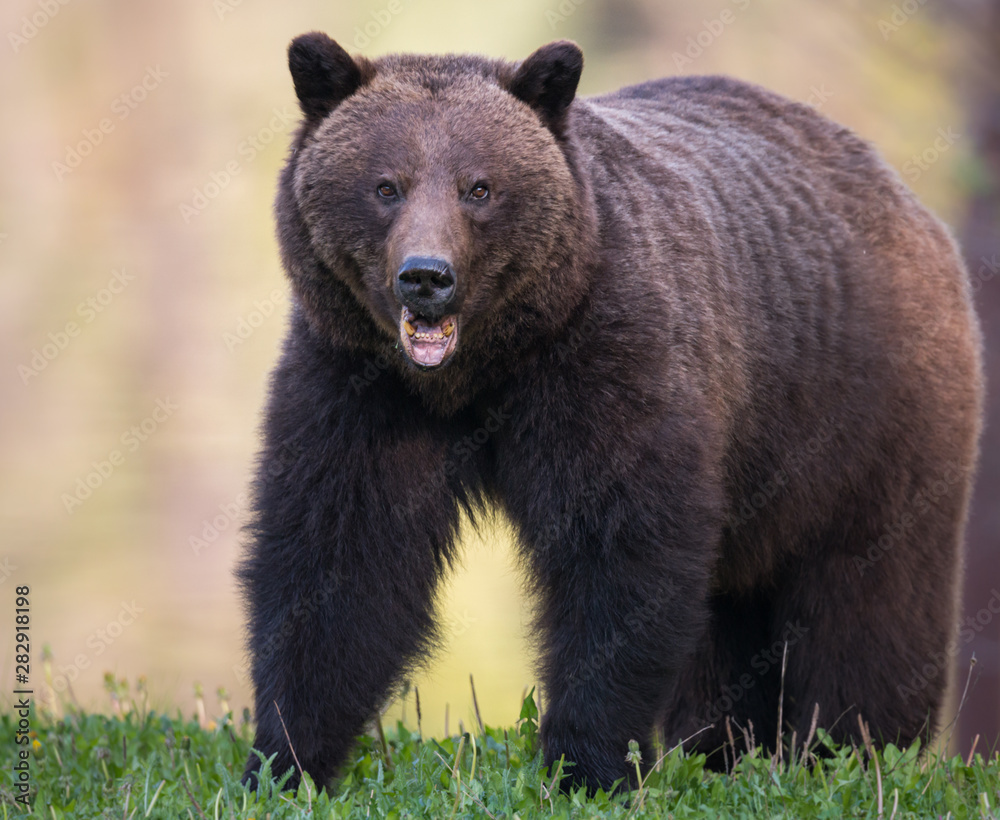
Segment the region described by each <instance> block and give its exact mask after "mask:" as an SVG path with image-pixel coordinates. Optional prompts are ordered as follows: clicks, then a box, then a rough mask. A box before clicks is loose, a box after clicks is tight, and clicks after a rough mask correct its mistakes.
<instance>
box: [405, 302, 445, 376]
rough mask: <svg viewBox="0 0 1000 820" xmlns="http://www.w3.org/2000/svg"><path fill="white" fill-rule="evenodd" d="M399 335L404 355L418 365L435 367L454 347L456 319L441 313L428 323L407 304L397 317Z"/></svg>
mask: <svg viewBox="0 0 1000 820" xmlns="http://www.w3.org/2000/svg"><path fill="white" fill-rule="evenodd" d="M399 338H400V339H401V340H402V342H403V350H404V351H405V352H406V355H407V356H409V357H410V359H411V360H412V361H413V362H414V364H417V365H419V366H420V367H437V366H438V365H440V364H443V363H444V361H445V359H447V358H448V357H449V356H450V355H451V354H452V353H453V352H454V351H455V343H456V341H457V340H458V319H457V317H455V316H444V317H442V318H441V321H440V322H438V323H437V324H431V323H430V322H429V321H427V320H426V319H424V318H423V317H422V316H417V315H416V314H414V313H413V311H411V310H410V309H409V308H405V307H404V308H403V313H402V315H401V316H400V319H399Z"/></svg>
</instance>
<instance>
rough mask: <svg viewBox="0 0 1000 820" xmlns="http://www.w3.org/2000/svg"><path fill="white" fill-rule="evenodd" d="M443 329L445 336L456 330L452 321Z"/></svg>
mask: <svg viewBox="0 0 1000 820" xmlns="http://www.w3.org/2000/svg"><path fill="white" fill-rule="evenodd" d="M441 330H442V332H443V333H444V335H445V336H451V334H452V333H454V332H455V325H454V324H453V323H452V322H448V324H446V325H445V326H444V327H443V328H441Z"/></svg>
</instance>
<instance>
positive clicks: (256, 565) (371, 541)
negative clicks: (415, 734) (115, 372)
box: [239, 323, 458, 786]
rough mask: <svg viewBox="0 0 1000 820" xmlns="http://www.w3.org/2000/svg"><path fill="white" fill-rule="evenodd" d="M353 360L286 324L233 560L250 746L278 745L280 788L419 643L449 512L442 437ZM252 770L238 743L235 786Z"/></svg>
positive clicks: (339, 748)
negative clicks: (239, 554) (245, 534)
mask: <svg viewBox="0 0 1000 820" xmlns="http://www.w3.org/2000/svg"><path fill="white" fill-rule="evenodd" d="M296 333H298V335H297V336H296ZM362 368H363V363H362V365H361V366H358V365H357V364H356V363H355V362H352V361H350V360H348V359H347V358H346V357H341V356H338V355H336V354H334V353H333V352H331V351H329V350H324V349H322V348H321V346H320V345H319V344H318V343H314V342H311V341H310V337H309V336H308V332H307V331H303V329H302V327H301V323H300V324H299V326H297V327H295V328H293V335H292V339H291V340H290V341H289V343H288V344H287V345H286V350H285V354H284V357H283V359H282V362H281V364H280V365H279V367H278V369H277V371H276V372H275V375H274V380H273V383H272V390H271V401H270V405H269V408H268V411H267V418H266V423H265V443H264V448H263V452H262V454H261V458H260V462H259V467H258V472H257V476H256V481H255V485H254V489H255V497H254V519H253V522H252V524H251V527H250V532H251V535H252V542H251V543H250V545H249V547H248V550H247V554H246V556H245V558H244V560H243V562H242V564H241V566H240V569H239V578H240V581H241V584H242V587H243V592H244V594H245V598H246V605H247V609H248V614H249V636H248V647H249V654H250V663H251V674H252V678H253V683H254V687H255V690H256V712H255V716H256V721H257V735H256V739H255V741H254V749H257V750H259V751H260V752H262V753H263V754H264V756H265V757H269V756H270V755H272V754H275V753H277V758H276V760H275V762H274V765H273V772H274V774H275V775H280V774H282V773H284V772H286V771H287V770H288V769H289V768H292V767H296V772H295V774H294V775H293V777H292V780H291V785H292V786H294V785H295V784H297V783H298V781H299V772H298V770H297V765H296V759H297V761H298V763H299V764H301V766H302V768H303V769H304V770H305V771H308V772H309V773H310V775H311V776H312V778H313V779H314V780H315V781H316V783H317V784H318V785H320V786H322V785H323V784H325V783H326V782H327V781H328V780H329V779H330V778H331V777H332V776H333V775H334V774H335V773H336V771H337V768H338V767H339V766H340V765H341V764H342V763H343V762H344V760H345V758H346V756H347V754H348V752H349V751H350V748H351V746H352V744H353V742H354V740H355V738H356V737H357V736H358V735H359V734H360V733H361V732H362V731H363V730H364V727H365V724H366V723H367V722H368V721H369V720H370V719H371V718H372V717H373V716H374V715H375V713H376V711H377V710H378V709H379V708H380V706H381V705H382V704H383V703H384V702H385V701H386V700H387V698H389V697H390V696H391V695H392V693H393V690H394V688H395V687H396V686H397V685H398V684H399V683H400V681H401V677H402V676H403V675H404V674H405V673H406V672H407V671H408V670H409V668H410V667H411V666H412V664H413V663H414V662H416V661H418V660H419V659H420V658H421V656H422V654H424V653H425V652H426V650H427V649H428V648H429V645H430V643H431V641H432V640H433V634H434V629H433V618H432V616H433V613H432V607H433V596H434V590H435V584H436V581H437V579H438V577H439V576H440V574H441V572H442V569H443V567H444V565H445V564H446V563H447V560H448V557H449V555H450V551H451V549H452V542H453V537H454V532H455V529H456V527H457V524H458V512H457V508H456V506H457V505H456V501H455V495H454V492H453V490H452V487H451V486H450V485H451V483H452V482H454V481H455V480H456V479H454V478H453V477H452V476H450V475H447V474H446V473H445V471H444V467H445V465H446V459H445V456H446V447H447V444H446V441H445V439H444V438H443V436H442V435H439V434H438V433H436V432H435V431H434V430H433V429H431V428H432V426H433V425H432V423H431V422H428V421H426V419H424V418H423V414H422V410H421V408H420V406H419V404H418V402H417V401H416V400H415V399H414V398H413V397H412V396H411V395H409V394H408V393H407V391H406V390H405V389H403V388H402V387H401V385H399V383H398V381H397V379H396V377H395V376H394V374H393V373H392V372H391V371H388V370H385V371H377V370H376V371H373V373H372V374H369V375H363V373H364V371H363V369H362ZM359 374H362V375H360V376H359ZM279 709H280V715H279ZM286 733H287V734H286ZM293 750H294V754H293ZM259 768H260V761H259V759H258V757H257V755H256V754H254V753H251V755H250V758H249V761H248V763H247V767H246V773H245V775H244V782H247V783H249V784H250V785H251V786H256V776H255V774H256V772H257V770H258V769H259Z"/></svg>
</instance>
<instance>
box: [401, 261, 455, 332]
mask: <svg viewBox="0 0 1000 820" xmlns="http://www.w3.org/2000/svg"><path fill="white" fill-rule="evenodd" d="M396 288H397V294H398V296H399V299H400V301H401V302H402V303H403V304H404V305H406V307H408V308H409V309H410V310H412V311H413V312H414V313H416V314H417V315H418V316H422V317H424V318H425V319H429V320H431V321H437V320H438V319H440V318H441V317H442V316H444V315H445V314H446V313H447V312H448V311H447V309H448V306H449V304H450V303H451V300H452V298H453V297H454V296H455V272H454V271H453V270H452V269H451V265H449V264H448V263H447V262H446V261H445V260H444V259H438V258H435V257H433V256H411V257H409V258H407V259H406V260H405V261H404V262H403V264H402V265H401V266H400V268H399V273H398V274H397V275H396Z"/></svg>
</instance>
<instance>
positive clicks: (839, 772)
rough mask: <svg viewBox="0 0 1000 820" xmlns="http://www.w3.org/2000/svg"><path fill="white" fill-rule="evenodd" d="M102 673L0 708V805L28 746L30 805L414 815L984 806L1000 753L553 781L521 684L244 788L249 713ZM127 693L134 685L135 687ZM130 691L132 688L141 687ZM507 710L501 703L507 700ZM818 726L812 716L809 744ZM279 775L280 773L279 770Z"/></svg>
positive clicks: (673, 768)
mask: <svg viewBox="0 0 1000 820" xmlns="http://www.w3.org/2000/svg"><path fill="white" fill-rule="evenodd" d="M117 687H118V688H117V690H116V688H115V685H113V686H112V706H113V709H114V710H115V711H117V712H118V714H117V715H113V716H108V715H103V714H87V713H85V712H83V711H81V710H79V709H76V708H70V707H62V709H61V711H62V710H64V713H63V714H62V716H60V717H56V716H54V715H46V714H32V717H31V723H32V725H31V729H32V732H33V734H32V735H31V736H30V737H31V743H30V746H28V747H26V746H23V745H20V746H19V745H15V733H16V730H17V720H18V718H17V716H16V715H13V714H11V713H10V712H6V713H4V714H2V715H0V738H2V744H3V760H4V766H3V774H2V776H0V808H2V816H3V817H4V818H7V817H17V816H23V815H25V814H27V813H28V812H27V809H26V808H25V807H24V806H23V804H21V803H18V802H16V801H15V799H14V798H15V796H16V793H15V792H14V791H13V790H12V782H13V781H12V773H13V763H14V762H15V761H16V760H17V753H18V751H20V750H22V749H26V748H28V749H30V751H29V752H28V754H29V758H30V773H31V785H32V793H31V806H32V812H33V816H35V817H39V818H49V819H50V820H62V818H77V817H80V818H96V817H100V818H104V817H107V818H144V817H153V818H165V817H172V818H177V817H180V818H213V820H214V819H215V818H243V819H245V818H255V820H265V819H266V818H272V820H277V818H300V817H301V818H304V817H315V818H327V817H337V818H339V817H352V818H353V817H357V818H368V817H387V818H405V817H429V818H444V819H445V820H447V818H466V817H477V818H479V817H494V818H501V817H502V818H508V819H511V818H521V820H528V818H535V817H558V818H577V817H579V818H586V817H616V818H633V817H635V818H641V817H675V818H687V817H711V818H715V817H733V818H743V817H746V818H751V817H753V818H757V817H787V818H833V817H878V816H879V814H880V805H881V816H883V817H885V818H890V817H894V818H910V817H921V818H923V817H951V818H995V817H997V816H998V811H997V807H998V805H1000V758H998V757H997V756H996V755H994V756H993V757H992V758H991V759H989V760H988V761H984V760H983V757H982V756H981V755H978V754H977V755H976V756H975V757H974V758H973V759H972V760H970V761H968V762H966V761H964V760H962V759H961V758H959V757H953V758H944V757H942V756H940V755H933V754H931V755H925V756H920V755H919V754H918V749H916V748H912V749H909V750H906V751H901V750H899V749H896V748H894V747H891V746H890V747H889V748H887V749H886V750H885V751H884V752H881V753H877V754H875V755H874V756H872V755H870V754H869V753H868V752H866V751H865V750H864V749H855V748H853V747H849V748H840V749H834V750H832V751H831V755H832V756H830V757H828V758H825V759H821V760H819V761H817V760H816V758H815V757H813V756H812V755H809V754H807V755H806V758H807V759H806V760H805V761H803V760H802V759H801V757H799V758H795V759H791V760H789V759H787V758H786V759H785V760H783V761H779V760H777V759H772V758H771V757H769V756H766V755H761V754H758V753H753V754H750V755H747V756H745V757H744V758H743V759H742V760H740V761H739V762H738V763H737V765H736V767H735V770H734V771H733V772H732V773H731V774H729V775H725V774H715V773H711V772H706V771H705V769H704V758H703V757H702V756H700V755H696V756H685V755H683V754H681V753H680V752H679V751H677V750H674V751H671V752H668V753H666V754H665V756H664V757H663V758H662V760H661V761H660V762H659V764H658V765H657V766H656V767H655V768H654V770H652V771H651V772H649V774H648V775H647V776H646V779H645V781H644V782H643V786H642V788H641V790H640V791H638V792H636V793H633V794H632V795H631V796H630V797H626V796H614V797H609V796H608V795H605V794H603V793H598V794H597V795H596V796H594V797H590V798H588V797H587V796H586V794H585V793H584V792H583V791H580V790H578V791H574V792H571V793H570V794H563V793H561V792H560V791H559V789H558V788H557V784H558V781H559V777H560V775H561V774H565V772H566V771H567V770H568V768H569V765H568V764H567V765H565V766H562V767H561V769H560V767H556V769H557V771H555V772H548V771H547V770H545V769H543V768H542V766H541V761H540V757H539V755H538V751H537V743H538V738H537V734H536V732H537V710H536V709H535V706H534V702H533V701H532V700H531V697H530V696H529V697H528V698H527V699H526V700H525V705H524V708H523V709H522V712H521V716H520V719H519V720H518V721H517V722H516V724H515V725H514V726H512V727H510V728H508V729H496V728H490V727H487V728H485V730H480V731H477V732H475V733H466V734H463V735H461V736H455V737H448V738H444V739H434V738H429V737H427V738H421V737H420V736H419V735H418V734H417V733H416V732H414V731H412V730H411V729H408V728H407V727H405V726H404V725H402V724H399V725H397V727H396V729H395V731H391V732H389V733H388V740H387V741H386V742H385V745H383V741H382V739H380V735H381V732H376V736H374V737H366V738H364V739H362V740H361V741H360V742H359V744H358V746H357V747H356V749H355V751H354V753H353V755H352V757H351V761H350V764H349V766H348V767H347V769H346V771H345V773H344V777H343V778H342V779H341V780H340V781H339V782H338V783H337V784H336V785H335V786H334V787H333V788H332V789H331V790H329V791H324V792H318V791H317V789H316V787H315V785H313V784H312V782H311V781H309V779H308V777H306V778H305V779H304V781H303V783H302V785H301V786H300V787H299V789H298V791H297V793H291V792H286V793H282V792H281V789H280V785H281V783H282V781H283V780H284V777H283V776H279V778H278V782H277V783H275V782H274V780H273V779H271V777H270V772H269V770H268V771H265V772H264V777H265V780H267V782H268V783H269V784H270V787H269V788H263V789H261V791H260V792H259V793H258V794H256V795H253V794H250V793H248V792H247V791H246V790H244V789H243V787H242V786H241V785H240V783H239V776H240V773H241V772H242V769H243V764H244V762H245V760H246V756H247V753H248V750H249V748H250V741H251V738H252V727H251V726H250V725H249V724H248V723H247V722H246V721H241V722H238V723H234V722H233V720H232V718H231V716H229V715H227V717H226V718H224V719H222V720H220V721H219V722H218V723H215V722H213V721H208V720H206V719H205V717H204V710H203V707H202V705H201V700H200V698H199V710H198V711H199V713H200V715H201V718H200V719H199V718H198V717H191V718H184V717H182V716H181V715H179V714H178V715H177V716H176V717H167V716H165V715H162V714H156V713H154V712H147V711H145V709H144V708H143V706H142V703H141V702H140V703H138V704H137V703H135V702H134V701H133V702H131V703H130V704H129V706H128V707H127V708H126V707H125V706H123V704H124V703H125V701H126V700H127V698H124V697H122V694H123V690H122V688H121V686H120V684H119V685H117ZM139 693H140V695H141V694H142V690H141V689H140V690H139ZM139 700H140V701H141V700H142V698H141V697H140V698H139ZM512 717H513V716H512ZM826 742H827V741H826V739H825V736H824V735H823V733H822V732H821V731H820V732H818V733H817V740H816V741H815V742H814V744H813V750H814V751H815V748H816V745H817V744H825V743H826ZM279 774H281V775H283V773H279Z"/></svg>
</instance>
